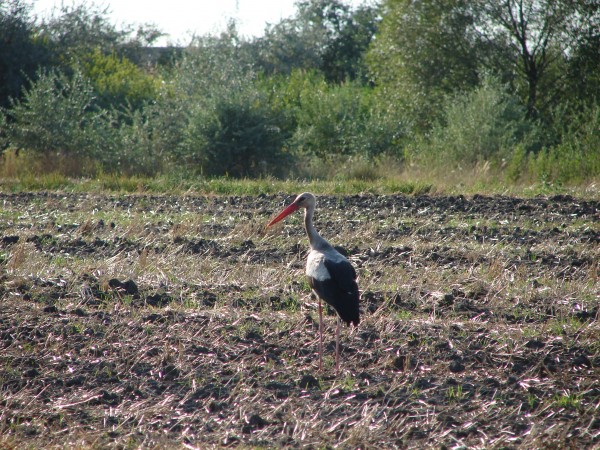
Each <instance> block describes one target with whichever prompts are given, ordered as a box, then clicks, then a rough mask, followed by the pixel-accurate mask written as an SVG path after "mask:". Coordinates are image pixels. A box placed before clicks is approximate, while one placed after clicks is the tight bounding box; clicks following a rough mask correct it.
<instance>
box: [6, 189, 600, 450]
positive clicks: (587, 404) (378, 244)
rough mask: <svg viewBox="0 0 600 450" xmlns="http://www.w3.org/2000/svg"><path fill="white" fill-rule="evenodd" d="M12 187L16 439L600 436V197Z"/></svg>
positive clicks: (557, 444) (409, 443) (511, 442)
mask: <svg viewBox="0 0 600 450" xmlns="http://www.w3.org/2000/svg"><path fill="white" fill-rule="evenodd" d="M292 198H293V196H292V195H283V194H281V195H277V196H266V195H263V196H257V197H219V196H216V197H201V196H191V195H190V196H181V197H177V196H149V195H100V194H71V193H19V194H8V193H0V205H1V206H0V214H1V215H0V268H1V279H2V283H1V284H0V298H1V300H0V385H1V390H0V435H1V437H0V447H2V448H13V447H14V448H23V447H33V448H36V447H37V448H39V447H44V448H53V447H54V448H64V447H67V448H69V447H77V448H105V447H115V448H126V447H127V448H137V447H143V448H159V447H160V448H163V447H182V446H185V447H189V448H211V447H213V448H214V447H218V448H221V447H243V448H257V447H258V448H271V447H277V448H281V447H290V448H296V447H308V448H328V447H339V448H401V449H404V448H431V447H433V448H547V449H558V448H600V325H599V322H598V319H599V315H600V313H599V306H598V305H599V303H600V282H599V280H598V269H599V259H600V250H599V249H600V245H599V244H600V226H599V223H600V202H598V201H595V200H581V199H576V198H573V197H570V196H554V197H536V198H530V199H521V198H510V197H502V196H494V197H486V196H480V195H477V196H474V197H463V196H453V197H448V196H416V197H411V196H403V195H390V196H375V195H356V196H321V197H319V198H318V210H317V220H316V226H317V228H318V229H319V230H320V231H321V233H322V234H323V236H325V237H326V238H328V239H329V240H330V241H331V242H332V243H333V244H336V245H339V246H341V248H342V250H343V251H345V252H346V253H347V254H348V256H349V258H350V259H351V260H352V261H353V263H354V264H355V265H356V267H357V271H358V273H359V286H360V287H361V290H362V297H361V314H362V322H361V324H360V326H359V327H358V328H357V329H354V330H350V329H348V328H344V330H343V332H342V338H341V340H342V370H341V373H339V374H336V373H335V370H334V360H333V352H334V330H335V325H336V319H335V317H334V316H333V315H331V314H330V315H328V316H327V317H326V348H325V354H326V360H325V369H324V370H323V372H319V371H318V370H317V353H316V352H317V348H318V347H317V345H318V340H317V339H318V333H317V321H318V315H317V302H316V300H315V299H314V298H313V297H311V295H310V292H309V289H308V285H307V283H306V282H305V280H304V278H303V264H304V258H305V256H306V248H307V242H306V238H305V236H304V231H303V229H302V228H301V219H300V215H299V214H298V215H297V216H294V217H291V218H289V219H287V220H286V222H285V223H284V224H283V225H281V226H278V227H275V228H274V229H273V230H271V231H269V232H268V233H266V232H265V231H264V229H263V227H264V224H265V223H266V222H267V221H268V219H269V218H270V217H272V215H273V214H274V213H275V212H277V211H278V210H280V209H281V207H283V206H284V205H285V204H286V203H288V202H289V201H290V200H291V199H292Z"/></svg>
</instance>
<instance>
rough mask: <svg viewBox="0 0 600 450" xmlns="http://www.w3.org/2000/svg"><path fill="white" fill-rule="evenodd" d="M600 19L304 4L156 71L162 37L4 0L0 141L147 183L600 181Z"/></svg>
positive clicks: (576, 12) (561, 10) (480, 8)
mask: <svg viewBox="0 0 600 450" xmlns="http://www.w3.org/2000/svg"><path fill="white" fill-rule="evenodd" d="M599 9H600V4H599V3H598V2H593V1H589V0H577V1H570V0H500V1H497V2H486V1H484V0H475V1H466V0H419V1H412V0H383V2H382V4H381V5H379V6H373V5H362V6H359V7H351V6H349V5H348V4H347V3H346V2H344V1H343V0H302V1H299V2H298V3H297V12H296V14H295V15H294V16H292V17H289V18H286V19H283V20H282V21H280V22H279V23H275V24H272V25H270V26H268V27H267V29H266V32H265V35H264V36H263V37H259V38H245V37H243V36H240V34H239V32H238V30H237V26H236V23H235V22H234V21H232V22H230V23H229V24H228V26H227V27H226V28H225V29H224V30H223V31H222V32H221V33H218V34H216V35H205V36H199V37H197V38H195V39H194V40H193V41H192V43H191V45H190V46H189V47H188V48H186V49H178V55H179V56H178V57H177V58H174V59H171V60H170V63H169V64H165V65H156V62H154V63H151V64H150V65H149V63H148V61H156V60H157V59H156V58H157V56H159V52H157V51H156V49H151V48H149V47H150V46H151V45H152V43H153V42H154V40H155V39H157V38H158V37H159V36H160V35H161V33H160V31H158V30H156V29H155V28H153V27H151V26H150V27H148V26H142V27H140V28H138V29H137V30H136V29H134V28H133V27H131V26H125V27H124V28H121V29H117V28H116V27H114V25H112V23H111V21H110V20H109V15H108V10H107V9H106V8H104V7H97V6H95V5H93V4H91V5H89V4H86V3H82V4H80V5H75V4H73V6H67V7H65V6H63V7H61V8H59V9H58V10H56V11H55V13H54V14H53V15H52V16H51V17H50V18H48V19H46V20H44V21H43V22H41V23H37V22H35V21H34V20H33V19H32V17H31V12H30V7H29V6H28V4H27V3H25V2H24V1H23V0H0V13H1V14H0V44H2V45H0V81H1V83H0V140H1V142H0V145H1V146H2V148H5V147H6V146H11V147H13V148H15V149H22V150H23V151H28V152H30V153H31V154H33V155H45V156H46V157H56V158H69V159H70V160H77V158H84V159H85V161H87V162H86V164H88V163H89V162H90V161H91V164H93V167H96V168H101V170H105V171H109V172H113V171H118V172H122V173H123V172H124V173H130V174H135V173H143V174H146V175H151V174H153V173H158V172H160V171H163V170H166V171H179V172H181V171H185V172H189V173H192V174H198V173H201V174H204V175H206V176H213V175H229V176H236V177H246V176H262V175H266V174H271V175H277V176H286V175H287V174H296V175H297V174H302V175H310V173H311V169H310V168H311V167H312V168H318V167H319V165H321V166H324V167H330V168H331V167H336V168H337V170H338V171H344V170H350V169H349V168H348V167H349V166H348V165H347V162H348V161H354V162H356V161H360V164H362V167H363V168H365V167H368V166H369V164H370V163H371V162H373V161H389V160H391V159H393V160H394V161H397V162H398V164H402V163H403V162H404V161H405V160H408V161H409V162H410V163H411V164H421V165H422V166H424V167H428V168H429V167H434V166H436V165H439V166H443V167H444V168H446V167H447V166H452V167H455V168H461V167H469V166H471V167H472V166H474V165H482V166H485V167H493V168H494V169H496V170H506V172H507V179H510V180H516V179H519V177H521V176H523V175H524V174H528V176H535V177H539V178H543V177H550V178H555V179H559V178H560V179H561V180H567V179H578V178H577V176H576V173H583V174H585V175H584V176H585V177H593V176H596V175H599V173H598V172H599V170H600V169H598V167H599V166H600V164H598V162H599V161H600V156H599V155H598V154H597V141H598V139H597V132H596V130H597V124H598V113H597V111H598V109H597V106H598V101H599V95H600V77H599V75H598V74H599V73H600V58H598V55H599V52H600V12H599ZM160 54H163V53H162V51H161V52H160ZM162 60H165V59H164V58H163V59H162ZM152 64H154V65H152ZM49 111H51V113H49ZM40 157H41V156H40ZM345 161H346V163H345ZM323 163H324V164H323ZM559 165H560V166H561V167H562V168H564V170H562V169H561V170H559V168H558V167H557V166H559ZM306 168H308V169H306ZM360 171H362V173H363V175H361V176H364V175H365V174H367V173H370V175H368V176H369V177H371V176H372V174H373V171H372V169H369V170H367V171H366V172H365V171H363V170H362V169H361V170H360ZM316 172H318V170H317V169H315V172H314V173H316ZM319 173H321V174H323V175H326V174H327V173H329V169H327V170H322V171H321V172H319ZM544 179H545V178H544Z"/></svg>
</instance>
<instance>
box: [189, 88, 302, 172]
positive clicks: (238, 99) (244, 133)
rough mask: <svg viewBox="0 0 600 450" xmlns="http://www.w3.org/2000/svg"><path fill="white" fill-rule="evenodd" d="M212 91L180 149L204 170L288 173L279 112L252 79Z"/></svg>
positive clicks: (196, 112) (193, 115)
mask: <svg viewBox="0 0 600 450" xmlns="http://www.w3.org/2000/svg"><path fill="white" fill-rule="evenodd" d="M219 92H220V93H219V94H218V95H217V94H215V93H213V95H212V96H211V98H210V99H207V100H206V101H205V102H204V104H203V105H202V107H200V108H195V109H194V110H193V111H192V113H191V115H190V118H189V123H188V127H187V129H186V131H185V134H184V136H183V141H182V143H181V146H180V151H179V155H180V156H181V157H182V158H183V160H184V161H187V163H192V164H194V165H196V166H197V168H198V171H199V172H201V173H203V174H204V175H209V176H214V175H229V176H232V177H252V176H263V175H267V174H270V175H275V176H281V175H284V174H285V172H286V170H287V167H288V166H289V162H290V155H289V154H288V153H287V152H285V150H284V148H283V144H284V142H285V136H284V135H283V133H282V130H281V127H280V118H279V117H278V116H277V115H276V114H275V113H273V110H272V109H271V108H270V106H269V105H268V103H267V102H266V101H265V99H264V98H263V96H262V95H261V94H260V92H258V91H256V90H255V88H254V87H253V86H252V85H249V86H247V87H246V88H244V89H238V90H235V89H234V90H227V89H225V90H220V91H219Z"/></svg>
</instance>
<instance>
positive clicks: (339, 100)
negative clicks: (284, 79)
mask: <svg viewBox="0 0 600 450" xmlns="http://www.w3.org/2000/svg"><path fill="white" fill-rule="evenodd" d="M374 99H375V97H374V95H373V91H372V90H371V89H370V88H367V87H364V86H362V85H360V84H359V83H358V82H346V83H343V84H340V85H330V84H327V83H326V82H325V80H324V79H323V78H322V77H318V78H313V79H312V80H310V82H307V83H305V84H304V86H303V89H302V90H301V91H300V92H299V93H298V102H297V106H296V121H295V122H296V129H295V131H294V134H293V137H292V138H291V140H290V147H291V148H292V149H294V151H296V152H297V153H299V154H301V155H316V156H318V157H321V158H331V157H334V156H337V155H362V156H365V157H372V156H375V155H378V154H382V153H385V152H390V151H391V150H393V149H394V147H395V146H397V144H398V141H399V139H400V138H401V137H402V136H404V134H405V131H404V128H403V126H402V124H401V123H400V122H399V121H397V120H395V117H396V115H395V114H389V111H386V110H385V109H384V108H380V107H379V105H377V104H376V102H375V101H374Z"/></svg>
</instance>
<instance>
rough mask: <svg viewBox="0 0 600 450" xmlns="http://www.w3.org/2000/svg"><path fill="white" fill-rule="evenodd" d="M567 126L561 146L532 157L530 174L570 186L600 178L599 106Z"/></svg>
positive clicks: (579, 116) (584, 109)
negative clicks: (570, 184) (566, 183)
mask: <svg viewBox="0 0 600 450" xmlns="http://www.w3.org/2000/svg"><path fill="white" fill-rule="evenodd" d="M568 124H569V125H568V126H567V127H566V128H567V129H566V130H565V131H564V133H563V135H562V141H561V142H560V143H559V144H557V145H555V146H552V147H549V148H545V149H543V150H542V151H541V152H539V153H538V154H532V155H531V157H530V160H529V167H528V170H529V174H530V175H533V176H534V177H535V178H537V179H539V180H541V181H546V182H569V183H578V182H583V181H587V180H590V179H592V178H594V177H598V176H600V106H598V105H596V106H594V107H586V108H583V110H582V111H581V112H580V113H579V114H577V115H576V116H575V117H573V119H572V120H571V121H569V122H568Z"/></svg>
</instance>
